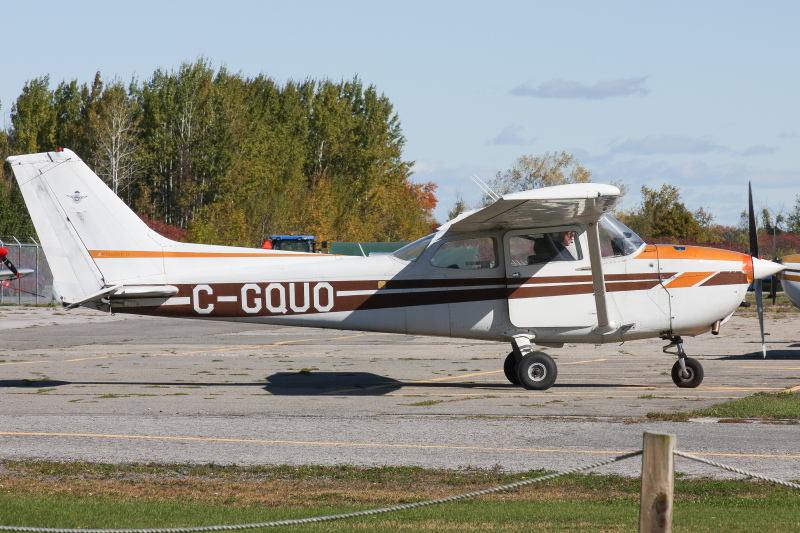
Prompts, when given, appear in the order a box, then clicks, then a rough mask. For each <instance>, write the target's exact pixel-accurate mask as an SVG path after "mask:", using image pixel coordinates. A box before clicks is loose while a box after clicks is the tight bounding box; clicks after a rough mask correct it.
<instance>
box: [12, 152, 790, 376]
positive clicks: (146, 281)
mask: <svg viewBox="0 0 800 533" xmlns="http://www.w3.org/2000/svg"><path fill="white" fill-rule="evenodd" d="M8 162H9V163H10V164H11V167H12V169H13V171H14V175H15V176H16V179H17V181H18V182H19V186H20V188H21V190H22V193H23V195H24V198H25V202H26V204H27V206H28V210H29V211H30V215H31V217H32V219H33V222H34V225H35V226H36V231H37V233H38V234H39V238H40V240H41V243H42V246H43V249H44V253H45V255H46V257H47V260H48V262H49V264H50V268H51V270H52V271H53V276H54V290H55V291H56V293H57V295H58V297H60V299H61V301H62V302H63V304H64V306H65V307H66V308H68V309H69V308H73V307H76V306H84V307H90V308H95V309H100V310H104V311H109V310H113V311H115V312H119V313H136V314H143V315H158V316H174V317H185V318H205V319H216V320H231V321H246V322H255V323H263V324H278V325H293V326H310V327H320V328H337V329H351V330H362V331H380V332H390V333H407V334H411V335H436V336H445V337H461V338H470V339H485V340H493V341H506V342H510V343H511V348H512V351H511V353H510V354H508V356H507V357H506V359H505V364H504V370H505V375H506V377H507V378H508V380H509V381H511V382H512V383H514V384H518V385H521V386H523V387H525V388H526V389H532V390H544V389H547V388H549V387H551V386H552V385H553V383H554V382H555V381H556V376H557V368H556V364H555V362H554V361H553V359H552V358H551V357H550V356H548V355H547V354H545V353H543V352H539V351H536V350H534V349H533V345H534V344H536V345H539V346H544V347H560V346H562V345H563V344H564V343H567V342H568V343H588V344H598V343H611V342H624V341H627V340H633V339H645V338H653V337H660V338H662V339H664V340H665V341H668V342H669V344H668V345H667V346H666V347H665V348H664V351H665V352H667V350H668V349H669V348H674V349H675V351H674V352H672V353H674V354H675V355H677V357H678V360H677V362H676V363H675V365H674V367H673V369H672V379H673V381H674V382H675V384H676V385H678V386H679V387H697V386H698V385H699V384H700V383H701V382H702V380H703V367H702V366H701V365H700V363H699V362H698V361H697V360H696V359H693V358H690V357H687V356H686V353H685V352H684V349H683V339H682V337H683V336H694V335H699V334H702V333H706V332H708V331H712V333H718V331H719V327H720V324H723V323H724V322H725V321H726V320H728V318H730V316H731V315H732V314H733V312H734V311H736V309H737V307H738V306H739V303H740V302H741V301H742V299H743V298H744V295H745V292H746V290H747V287H748V285H749V284H750V283H751V282H752V281H753V279H754V278H755V279H761V278H764V277H766V276H769V275H771V274H775V273H776V272H778V271H780V270H782V269H783V268H784V267H783V266H781V265H778V264H776V263H773V262H771V261H765V260H760V259H756V258H752V257H751V256H749V255H746V254H741V253H738V252H731V251H726V250H717V249H712V248H700V247H691V246H671V245H647V244H645V243H644V242H643V241H642V239H640V238H639V237H638V236H637V235H636V234H635V233H633V232H632V231H631V230H630V229H628V228H627V227H625V226H624V225H623V224H621V223H620V222H618V221H617V220H615V219H614V218H613V217H611V216H610V215H609V211H611V209H612V208H613V207H614V205H615V203H616V202H617V200H618V198H619V189H617V188H616V187H613V186H611V185H601V184H594V183H587V184H575V185H561V186H557V187H549V188H544V189H537V190H532V191H525V192H519V193H512V194H507V195H505V196H503V197H502V198H499V199H497V200H496V201H495V202H494V203H493V204H492V205H490V206H488V207H485V208H483V209H480V210H477V211H472V212H469V213H464V214H462V215H460V216H459V217H457V218H455V219H454V220H451V221H450V222H448V223H446V224H444V225H443V226H441V227H440V228H439V230H438V231H437V232H436V233H433V234H431V235H428V236H427V237H423V238H422V239H419V240H417V241H415V242H413V243H411V244H408V245H407V246H405V247H403V248H401V249H400V250H398V251H396V252H394V253H393V254H391V255H379V256H371V257H349V256H333V255H321V254H309V253H293V252H283V251H278V250H262V249H251V248H234V247H225V246H211V245H200V244H190V243H180V242H174V241H171V240H168V239H166V238H164V237H162V236H160V235H158V234H157V233H155V232H153V231H151V230H150V229H149V228H148V227H147V226H146V225H145V224H144V223H143V222H142V221H141V220H140V219H139V217H138V216H137V215H136V214H135V213H134V212H133V211H131V210H130V209H129V208H128V207H127V205H125V203H124V202H123V201H122V200H120V199H119V198H118V197H117V196H116V195H115V194H114V193H113V192H112V191H111V190H110V189H109V188H108V187H106V185H105V184H104V183H103V182H102V180H100V178H98V177H97V176H96V175H95V174H94V172H92V171H91V170H90V169H89V167H88V166H87V165H86V164H85V163H84V162H83V161H82V160H81V159H80V158H79V157H78V156H77V155H76V154H75V153H73V152H72V151H70V150H63V151H57V152H47V153H40V154H30V155H22V156H14V157H9V158H8Z"/></svg>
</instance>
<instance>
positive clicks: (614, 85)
mask: <svg viewBox="0 0 800 533" xmlns="http://www.w3.org/2000/svg"><path fill="white" fill-rule="evenodd" d="M646 80H647V76H645V77H642V78H627V79H624V78H620V79H616V80H607V81H598V82H597V83H595V84H594V85H585V84H583V83H581V82H578V81H570V80H562V79H557V80H551V81H546V82H543V83H541V84H539V85H538V86H536V87H531V86H528V85H520V86H519V87H515V88H513V89H511V94H513V95H514V96H531V97H534V98H569V99H580V100H600V99H604V98H618V97H622V96H646V95H647V94H648V93H649V92H650V91H649V90H648V89H646V88H645V87H644V82H645V81H646Z"/></svg>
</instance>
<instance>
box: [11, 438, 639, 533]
mask: <svg viewBox="0 0 800 533" xmlns="http://www.w3.org/2000/svg"><path fill="white" fill-rule="evenodd" d="M639 455H642V451H641V450H639V451H638V452H631V453H626V454H623V455H618V456H617V457H614V458H612V459H606V460H605V461H600V462H599V463H594V464H591V465H587V466H581V467H578V468H573V469H572V470H565V471H563V472H555V473H553V474H547V475H546V476H540V477H537V478H533V479H526V480H524V481H517V482H515V483H510V484H508V485H502V486H499V487H493V488H490V489H483V490H478V491H475V492H469V493H467V494H458V495H455V496H447V497H446V498H438V499H436V500H427V501H424V502H416V503H407V504H404V505H394V506H392V507H383V508H381V509H370V510H367V511H356V512H352V513H343V514H336V515H328V516H312V517H309V518H295V519H290V520H278V521H276V522H262V523H257V524H232V525H227V526H226V525H220V526H201V527H175V528H157V529H75V528H72V529H62V528H55V527H24V526H0V531H20V532H26V533H199V532H206V531H237V530H242V529H257V528H262V527H276V526H290V525H298V524H313V523H318V522H329V521H331V520H341V519H343V518H356V517H360V516H373V515H377V514H382V513H391V512H394V511H404V510H406V509H414V508H418V507H428V506H430V505H437V504H440V503H448V502H454V501H458V500H465V499H468V498H475V497H477V496H485V495H487V494H493V493H495V492H503V491H507V490H511V489H516V488H519V487H524V486H525V485H531V484H533V483H540V482H542V481H549V480H551V479H555V478H557V477H561V476H566V475H569V474H576V473H578V472H583V471H584V470H591V469H592V468H598V467H601V466H605V465H609V464H612V463H616V462H617V461H623V460H625V459H630V458H631V457H637V456H639Z"/></svg>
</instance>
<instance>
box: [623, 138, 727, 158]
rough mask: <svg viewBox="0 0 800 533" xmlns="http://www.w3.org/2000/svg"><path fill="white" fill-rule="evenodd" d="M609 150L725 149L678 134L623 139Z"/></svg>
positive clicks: (698, 151) (680, 151)
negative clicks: (623, 140)
mask: <svg viewBox="0 0 800 533" xmlns="http://www.w3.org/2000/svg"><path fill="white" fill-rule="evenodd" d="M611 151H612V152H613V153H617V154H622V153H629V154H638V155H656V154H665V155H675V154H707V153H710V152H726V151H727V149H726V148H725V147H723V146H720V145H718V144H714V143H712V142H710V141H706V140H703V139H691V138H689V137H684V136H680V135H659V136H654V135H651V136H648V137H645V138H643V139H635V140H628V141H625V142H623V143H622V144H618V145H616V146H614V147H612V149H611Z"/></svg>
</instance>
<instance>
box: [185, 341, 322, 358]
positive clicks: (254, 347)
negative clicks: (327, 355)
mask: <svg viewBox="0 0 800 533" xmlns="http://www.w3.org/2000/svg"><path fill="white" fill-rule="evenodd" d="M311 340H314V339H295V340H293V341H281V342H274V343H272V344H262V345H260V346H233V347H231V348H218V349H216V350H199V351H196V352H181V355H193V354H196V353H211V352H230V351H233V350H255V349H256V348H268V347H270V346H281V345H283V344H291V343H293V342H307V341H311Z"/></svg>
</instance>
